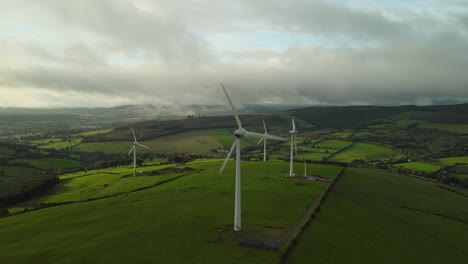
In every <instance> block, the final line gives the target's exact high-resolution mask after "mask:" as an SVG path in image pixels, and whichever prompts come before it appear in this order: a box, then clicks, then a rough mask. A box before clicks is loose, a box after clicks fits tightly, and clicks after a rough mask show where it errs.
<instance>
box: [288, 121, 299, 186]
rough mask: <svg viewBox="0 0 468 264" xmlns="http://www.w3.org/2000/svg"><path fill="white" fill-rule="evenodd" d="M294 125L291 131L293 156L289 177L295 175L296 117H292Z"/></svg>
mask: <svg viewBox="0 0 468 264" xmlns="http://www.w3.org/2000/svg"><path fill="white" fill-rule="evenodd" d="M292 125H293V130H291V131H289V134H291V157H290V160H289V177H293V176H294V149H295V150H296V155H297V142H296V139H297V132H298V131H297V130H296V124H294V118H293V119H292Z"/></svg>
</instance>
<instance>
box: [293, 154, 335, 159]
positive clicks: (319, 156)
mask: <svg viewBox="0 0 468 264" xmlns="http://www.w3.org/2000/svg"><path fill="white" fill-rule="evenodd" d="M330 155H331V154H330V153H323V152H322V153H321V152H307V153H300V154H298V155H297V156H296V158H297V159H305V160H317V161H320V160H322V159H323V158H324V157H325V158H327V157H329V156H330Z"/></svg>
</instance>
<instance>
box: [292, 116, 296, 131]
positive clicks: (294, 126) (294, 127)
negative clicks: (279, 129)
mask: <svg viewBox="0 0 468 264" xmlns="http://www.w3.org/2000/svg"><path fill="white" fill-rule="evenodd" d="M292 125H293V130H296V124H294V118H292Z"/></svg>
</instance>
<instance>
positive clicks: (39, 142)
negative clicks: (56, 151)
mask: <svg viewBox="0 0 468 264" xmlns="http://www.w3.org/2000/svg"><path fill="white" fill-rule="evenodd" d="M60 141H62V139H61V138H41V139H34V140H31V141H30V144H31V145H33V146H37V145H46V144H52V143H55V142H60Z"/></svg>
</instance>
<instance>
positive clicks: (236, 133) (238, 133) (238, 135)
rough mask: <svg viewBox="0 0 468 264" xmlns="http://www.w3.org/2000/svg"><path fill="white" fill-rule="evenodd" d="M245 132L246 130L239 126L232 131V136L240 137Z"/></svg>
mask: <svg viewBox="0 0 468 264" xmlns="http://www.w3.org/2000/svg"><path fill="white" fill-rule="evenodd" d="M245 134H247V131H246V130H245V129H243V128H239V129H237V130H236V131H234V136H235V137H236V138H241V137H243V136H245Z"/></svg>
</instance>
